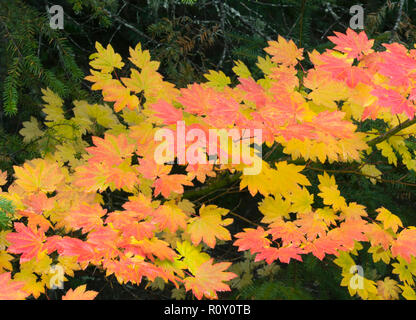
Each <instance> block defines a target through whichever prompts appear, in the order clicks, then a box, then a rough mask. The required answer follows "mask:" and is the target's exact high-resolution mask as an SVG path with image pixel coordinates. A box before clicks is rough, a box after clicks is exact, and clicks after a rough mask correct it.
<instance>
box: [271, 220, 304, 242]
mask: <svg viewBox="0 0 416 320" xmlns="http://www.w3.org/2000/svg"><path fill="white" fill-rule="evenodd" d="M268 232H269V233H270V234H271V235H272V238H273V240H276V239H279V238H280V239H282V243H283V245H289V244H294V245H300V244H301V243H302V242H304V241H305V240H306V239H305V235H304V232H302V231H301V230H300V229H299V227H297V226H296V224H294V223H293V222H291V221H287V222H285V221H283V220H282V219H278V220H276V221H275V222H273V223H272V224H271V225H270V229H269V230H268Z"/></svg>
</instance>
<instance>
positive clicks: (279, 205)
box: [259, 196, 292, 223]
mask: <svg viewBox="0 0 416 320" xmlns="http://www.w3.org/2000/svg"><path fill="white" fill-rule="evenodd" d="M259 210H260V212H261V213H262V214H263V215H264V218H263V219H262V220H261V222H264V223H271V222H273V221H275V220H280V219H281V218H289V213H290V212H292V210H291V204H290V202H289V201H286V200H283V199H282V198H281V197H280V196H276V197H275V198H272V197H266V198H264V200H263V201H262V202H261V203H260V205H259Z"/></svg>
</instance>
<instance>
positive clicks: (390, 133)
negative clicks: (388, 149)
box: [367, 118, 416, 147]
mask: <svg viewBox="0 0 416 320" xmlns="http://www.w3.org/2000/svg"><path fill="white" fill-rule="evenodd" d="M415 123H416V118H413V119H412V120H410V119H407V120H406V121H405V122H402V123H401V124H399V125H398V126H396V127H394V128H392V129H390V130H389V131H387V132H385V133H384V134H382V135H381V136H378V137H377V138H374V139H372V140H370V141H368V142H367V144H368V145H369V146H370V147H372V146H375V145H377V144H379V143H381V142H383V141H384V140H387V139H388V138H390V137H391V136H393V135H395V134H396V133H398V132H400V131H401V130H403V129H406V128H408V127H410V126H411V125H413V124H415Z"/></svg>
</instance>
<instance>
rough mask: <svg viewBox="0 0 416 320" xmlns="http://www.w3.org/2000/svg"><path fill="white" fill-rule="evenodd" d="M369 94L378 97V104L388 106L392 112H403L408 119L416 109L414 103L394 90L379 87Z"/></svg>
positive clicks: (411, 117)
mask: <svg viewBox="0 0 416 320" xmlns="http://www.w3.org/2000/svg"><path fill="white" fill-rule="evenodd" d="M371 94H372V95H374V96H376V97H378V103H379V105H380V106H382V107H386V108H390V109H391V112H392V113H393V114H401V113H405V114H406V115H407V116H408V117H409V119H413V117H414V115H415V111H416V109H415V107H414V105H413V104H412V103H410V101H409V100H407V99H406V98H405V97H403V96H402V95H401V94H400V93H399V92H397V91H396V90H392V89H385V88H381V87H379V88H376V89H374V90H373V91H371Z"/></svg>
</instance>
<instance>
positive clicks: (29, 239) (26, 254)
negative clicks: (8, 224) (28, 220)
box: [6, 222, 46, 262]
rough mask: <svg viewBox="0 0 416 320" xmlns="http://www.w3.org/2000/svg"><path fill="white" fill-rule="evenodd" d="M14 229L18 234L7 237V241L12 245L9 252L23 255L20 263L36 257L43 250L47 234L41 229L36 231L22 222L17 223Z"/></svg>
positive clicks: (10, 234) (14, 233) (13, 233)
mask: <svg viewBox="0 0 416 320" xmlns="http://www.w3.org/2000/svg"><path fill="white" fill-rule="evenodd" d="M14 228H15V229H16V231H17V232H12V233H9V234H8V235H7V236H6V240H7V241H8V242H10V243H11V245H10V246H9V247H8V249H7V250H8V251H9V252H11V253H16V254H19V253H21V254H22V255H21V257H20V262H25V261H29V260H31V259H32V258H34V257H36V256H37V255H38V253H39V252H40V251H42V249H43V242H44V241H45V240H46V237H45V233H44V232H43V231H42V230H41V229H38V230H34V229H32V228H29V227H26V226H25V225H24V224H23V223H21V222H16V223H15V224H14Z"/></svg>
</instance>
